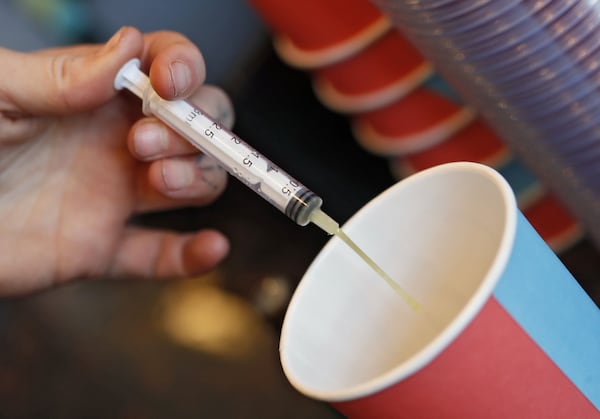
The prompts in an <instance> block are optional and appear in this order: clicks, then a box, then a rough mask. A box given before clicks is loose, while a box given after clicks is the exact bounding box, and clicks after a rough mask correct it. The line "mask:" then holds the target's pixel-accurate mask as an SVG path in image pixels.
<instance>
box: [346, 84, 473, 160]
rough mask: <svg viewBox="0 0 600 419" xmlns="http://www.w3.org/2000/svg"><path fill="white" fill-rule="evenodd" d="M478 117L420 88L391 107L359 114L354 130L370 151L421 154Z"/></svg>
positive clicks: (383, 153) (393, 153)
mask: <svg viewBox="0 0 600 419" xmlns="http://www.w3.org/2000/svg"><path fill="white" fill-rule="evenodd" d="M474 117H475V112H474V111H473V110H471V109H470V108H468V107H465V106H462V105H458V104H456V103H455V102H453V101H451V100H450V99H447V98H446V97H444V96H442V95H440V94H438V93H437V92H434V91H431V90H429V89H427V88H419V89H417V90H415V91H413V92H411V93H410V94H409V95H408V96H406V97H403V98H402V99H400V100H397V101H396V102H394V103H392V104H390V105H388V106H385V107H383V108H381V109H377V110H374V111H371V112H366V113H363V114H360V115H357V116H356V117H355V118H354V120H353V131H354V135H355V137H356V139H357V140H358V142H359V143H360V144H361V145H362V146H363V147H364V148H365V149H367V150H369V151H370V152H372V153H375V154H380V155H385V156H397V155H404V154H411V153H417V152H419V151H423V150H425V149H427V148H429V147H432V146H434V145H436V144H439V143H441V142H442V141H444V140H447V139H448V138H449V137H451V136H452V135H454V134H455V133H456V132H458V131H459V130H461V129H462V128H464V127H465V126H466V125H468V124H469V123H470V122H471V121H472V120H473V118H474Z"/></svg>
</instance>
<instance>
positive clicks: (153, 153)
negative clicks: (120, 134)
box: [133, 122, 168, 160]
mask: <svg viewBox="0 0 600 419" xmlns="http://www.w3.org/2000/svg"><path fill="white" fill-rule="evenodd" d="M133 146H134V148H135V153H136V154H137V156H138V157H139V158H141V159H144V160H147V159H152V158H155V157H160V156H162V155H163V153H164V152H165V151H166V150H167V147H168V140H167V132H166V130H165V129H164V127H162V126H161V125H159V124H154V123H151V122H147V123H144V124H142V125H141V126H139V127H137V129H136V130H135V134H134V135H133Z"/></svg>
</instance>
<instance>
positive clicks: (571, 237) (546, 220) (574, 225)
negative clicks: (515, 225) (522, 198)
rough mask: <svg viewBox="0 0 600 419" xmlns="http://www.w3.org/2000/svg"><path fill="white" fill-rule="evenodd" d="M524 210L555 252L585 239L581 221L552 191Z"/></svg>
mask: <svg viewBox="0 0 600 419" xmlns="http://www.w3.org/2000/svg"><path fill="white" fill-rule="evenodd" d="M522 211H523V214H524V215H525V217H527V220H529V222H530V223H531V225H532V226H533V228H535V230H536V231H537V232H538V234H539V235H540V236H541V237H542V238H543V239H544V241H545V242H546V243H548V246H550V248H551V249H552V250H554V252H555V253H558V254H560V253H562V252H565V251H566V250H568V249H570V248H571V247H573V246H574V245H575V244H577V243H578V242H579V241H581V240H582V239H583V230H582V228H581V225H580V224H579V222H578V221H577V220H576V219H575V217H574V216H573V215H572V214H571V213H570V212H569V211H568V210H567V209H566V208H565V206H564V205H563V204H562V203H561V202H559V201H558V199H556V197H555V196H554V195H553V194H551V193H548V192H546V193H545V194H544V195H542V196H541V197H540V199H538V200H536V201H535V202H533V203H531V204H530V205H529V206H527V207H526V208H523V209H522Z"/></svg>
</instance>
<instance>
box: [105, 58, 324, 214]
mask: <svg viewBox="0 0 600 419" xmlns="http://www.w3.org/2000/svg"><path fill="white" fill-rule="evenodd" d="M115 87H117V88H118V89H122V88H127V89H128V90H130V91H132V92H133V93H135V94H136V95H137V96H138V97H140V98H141V99H142V101H143V109H144V113H145V114H147V115H154V116H155V117H157V118H158V119H160V120H161V121H162V122H164V123H165V124H166V125H168V126H169V127H171V128H172V129H173V130H174V131H176V132H177V133H178V134H179V135H181V136H182V137H183V138H185V139H187V140H188V141H189V142H190V143H191V144H193V145H194V146H195V147H196V148H198V149H199V150H200V151H202V152H203V153H205V154H207V155H209V156H211V157H213V158H214V159H216V160H217V161H218V162H219V163H220V164H221V166H223V168H224V169H225V170H227V171H228V172H229V173H230V174H231V175H233V176H234V177H236V178H237V179H239V180H240V181H242V182H243V183H244V184H246V185H247V186H248V187H249V188H251V189H252V190H253V191H255V192H256V193H257V194H259V195H260V196H262V197H263V198H264V199H265V200H267V201H268V202H270V203H271V204H272V205H273V206H275V207H276V208H278V209H279V210H280V211H281V212H283V213H284V214H285V215H287V216H288V217H289V218H290V219H292V220H293V221H295V222H296V223H297V224H299V225H302V226H303V225H306V224H308V223H309V222H310V214H311V213H312V212H313V211H315V210H318V209H319V208H320V207H321V204H322V203H323V200H322V199H321V198H320V197H318V196H317V195H316V194H315V193H314V192H312V191H311V190H309V189H308V188H307V187H305V186H304V185H302V184H301V183H300V182H298V181H297V180H295V179H294V178H292V177H291V176H290V175H288V174H287V173H286V172H285V171H283V170H282V169H281V168H279V167H278V166H277V165H275V164H273V163H272V162H271V161H270V160H268V159H267V158H266V157H264V156H263V155H261V154H260V153H258V152H257V151H256V150H255V149H254V148H252V147H251V146H249V145H248V144H247V143H246V142H245V141H243V140H242V139H240V138H239V137H238V136H237V135H235V134H234V133H232V132H231V131H229V130H228V129H227V128H225V127H223V126H222V125H221V124H220V123H219V122H217V121H215V120H214V119H213V118H211V117H210V116H209V115H207V114H206V113H205V112H203V111H202V110H200V109H199V108H197V107H195V106H194V105H192V104H190V103H188V102H186V101H183V100H175V101H167V100H164V99H162V98H161V97H160V96H159V95H158V94H157V93H156V92H155V91H154V89H153V88H152V86H151V84H150V81H149V79H148V77H147V76H146V75H145V74H144V73H142V72H141V71H140V70H139V62H136V61H133V60H132V61H131V62H129V63H127V64H126V65H125V66H124V67H123V68H122V70H121V71H120V72H119V74H118V75H117V78H116V79H115Z"/></svg>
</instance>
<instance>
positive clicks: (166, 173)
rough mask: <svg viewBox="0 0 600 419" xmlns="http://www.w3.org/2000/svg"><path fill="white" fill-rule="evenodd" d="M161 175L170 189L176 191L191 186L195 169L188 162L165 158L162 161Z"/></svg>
mask: <svg viewBox="0 0 600 419" xmlns="http://www.w3.org/2000/svg"><path fill="white" fill-rule="evenodd" d="M162 177H163V181H164V182H165V186H166V187H167V189H168V190H170V191H177V190H180V189H184V188H187V187H188V186H191V185H192V183H193V182H194V179H195V170H194V166H193V165H192V164H189V162H185V161H180V160H167V161H164V162H163V167H162Z"/></svg>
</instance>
